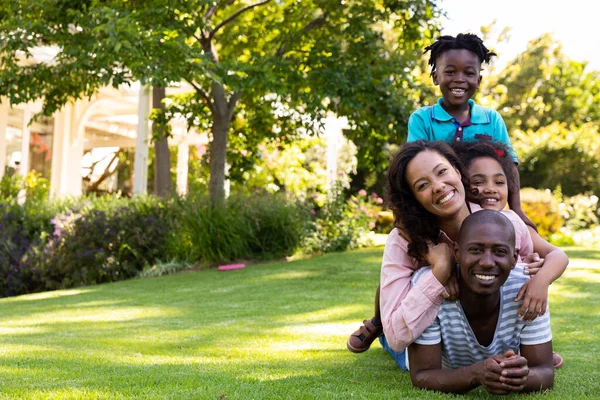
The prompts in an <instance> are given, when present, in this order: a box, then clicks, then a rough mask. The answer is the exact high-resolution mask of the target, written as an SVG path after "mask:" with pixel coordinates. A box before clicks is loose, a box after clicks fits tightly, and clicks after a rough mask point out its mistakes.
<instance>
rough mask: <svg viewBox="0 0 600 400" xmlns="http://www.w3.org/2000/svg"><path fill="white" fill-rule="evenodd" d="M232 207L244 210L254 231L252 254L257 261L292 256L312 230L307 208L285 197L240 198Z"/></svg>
mask: <svg viewBox="0 0 600 400" xmlns="http://www.w3.org/2000/svg"><path fill="white" fill-rule="evenodd" d="M229 207H236V208H238V207H239V208H243V209H244V215H245V217H246V218H247V219H248V220H249V226H250V227H251V229H252V234H251V235H250V237H251V240H250V241H249V246H250V251H251V252H252V255H253V256H254V257H257V258H281V257H285V256H291V255H292V254H293V253H294V252H295V251H296V249H297V248H298V246H299V244H300V241H301V240H302V238H303V237H304V236H305V235H306V233H307V232H308V230H309V224H310V214H309V212H308V209H307V207H306V206H304V205H303V204H302V203H300V202H298V201H290V200H286V198H285V197H284V196H283V195H278V194H275V195H268V194H262V195H257V196H252V197H250V198H244V197H238V198H236V199H232V200H230V203H229Z"/></svg>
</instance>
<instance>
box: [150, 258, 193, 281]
mask: <svg viewBox="0 0 600 400" xmlns="http://www.w3.org/2000/svg"><path fill="white" fill-rule="evenodd" d="M190 268H191V265H190V264H187V263H182V262H179V261H176V260H170V261H167V262H163V261H160V260H158V261H157V262H156V264H154V265H152V266H147V267H145V268H144V270H143V271H142V272H140V273H139V277H140V278H156V277H158V276H164V275H172V274H176V273H178V272H182V271H185V270H186V269H190Z"/></svg>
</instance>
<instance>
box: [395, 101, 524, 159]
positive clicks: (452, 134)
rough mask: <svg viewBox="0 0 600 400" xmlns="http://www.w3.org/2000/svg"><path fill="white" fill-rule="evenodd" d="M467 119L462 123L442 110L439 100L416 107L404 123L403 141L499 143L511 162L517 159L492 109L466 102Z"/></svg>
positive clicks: (503, 128) (504, 130) (506, 133)
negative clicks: (507, 149)
mask: <svg viewBox="0 0 600 400" xmlns="http://www.w3.org/2000/svg"><path fill="white" fill-rule="evenodd" d="M469 107H470V108H471V117H470V119H468V120H467V121H465V122H463V123H462V124H461V123H460V122H458V120H457V119H456V118H454V117H453V116H452V115H450V114H448V112H447V111H446V110H444V107H442V99H439V100H438V102H437V103H436V104H434V105H433V106H427V107H422V108H419V109H418V110H417V111H415V112H413V113H412V114H411V116H410V118H409V120H408V138H407V140H406V141H407V142H414V141H416V140H419V139H424V140H430V141H431V140H443V141H444V142H448V143H454V142H461V141H462V142H477V141H479V142H490V141H495V142H501V143H503V144H504V145H506V146H508V148H509V149H510V153H511V156H512V158H513V160H514V161H515V163H516V162H518V161H517V156H516V155H515V152H514V151H513V149H512V144H511V143H510V138H509V137H508V131H507V130H506V124H505V123H504V120H503V119H502V117H501V116H500V114H499V113H498V112H497V111H495V110H492V109H489V108H485V107H481V106H478V105H477V104H475V102H474V101H473V100H472V99H469Z"/></svg>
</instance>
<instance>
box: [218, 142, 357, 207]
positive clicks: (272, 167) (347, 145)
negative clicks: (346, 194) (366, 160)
mask: <svg viewBox="0 0 600 400" xmlns="http://www.w3.org/2000/svg"><path fill="white" fill-rule="evenodd" d="M326 141H327V139H326V138H321V137H310V138H302V139H299V140H297V141H294V142H291V143H282V142H281V141H279V140H276V141H275V140H274V141H265V142H263V143H261V144H259V145H258V148H257V153H258V154H257V160H256V161H254V162H252V161H250V162H249V161H248V159H247V158H246V157H245V156H244V155H246V156H248V157H251V155H250V154H248V153H249V151H247V150H244V149H241V150H240V156H238V157H235V158H233V163H232V166H231V171H230V178H231V180H232V189H233V190H234V191H245V192H254V191H257V190H266V191H267V192H269V193H278V192H280V193H285V194H286V195H287V196H288V197H292V198H297V199H301V200H305V199H307V198H308V197H309V196H310V195H315V194H316V195H318V196H319V197H321V198H324V197H325V195H326V193H327V146H326ZM338 146H339V150H338V157H337V160H336V164H337V165H336V166H337V176H336V178H337V180H338V183H339V184H340V185H341V186H342V187H343V188H345V189H347V188H349V187H350V174H352V173H353V172H355V171H356V163H357V160H356V146H355V145H354V144H353V143H352V142H350V141H348V140H347V139H345V138H341V139H340V141H339V144H338Z"/></svg>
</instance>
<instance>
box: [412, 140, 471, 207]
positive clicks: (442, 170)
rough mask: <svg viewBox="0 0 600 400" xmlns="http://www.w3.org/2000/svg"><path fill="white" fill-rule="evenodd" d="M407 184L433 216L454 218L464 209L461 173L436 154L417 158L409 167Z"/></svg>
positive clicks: (427, 154)
mask: <svg viewBox="0 0 600 400" xmlns="http://www.w3.org/2000/svg"><path fill="white" fill-rule="evenodd" d="M405 180H406V183H407V184H408V185H409V186H410V188H411V190H412V192H413V194H414V195H415V198H416V199H417V201H418V202H419V203H420V204H421V205H422V206H423V207H424V208H425V210H427V211H428V212H430V213H431V214H433V215H436V216H438V217H441V218H444V217H452V216H454V215H456V214H457V213H458V212H459V211H460V210H461V209H462V207H464V206H465V189H464V187H463V184H462V181H461V180H460V173H459V172H458V170H456V169H455V168H454V167H453V166H452V165H451V164H450V162H449V161H448V160H447V159H446V158H445V157H444V156H442V155H441V154H439V153H438V152H436V151H432V150H425V151H422V152H421V153H419V154H417V155H416V156H415V158H413V159H412V160H411V161H410V162H409V163H408V164H407V165H406V173H405Z"/></svg>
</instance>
